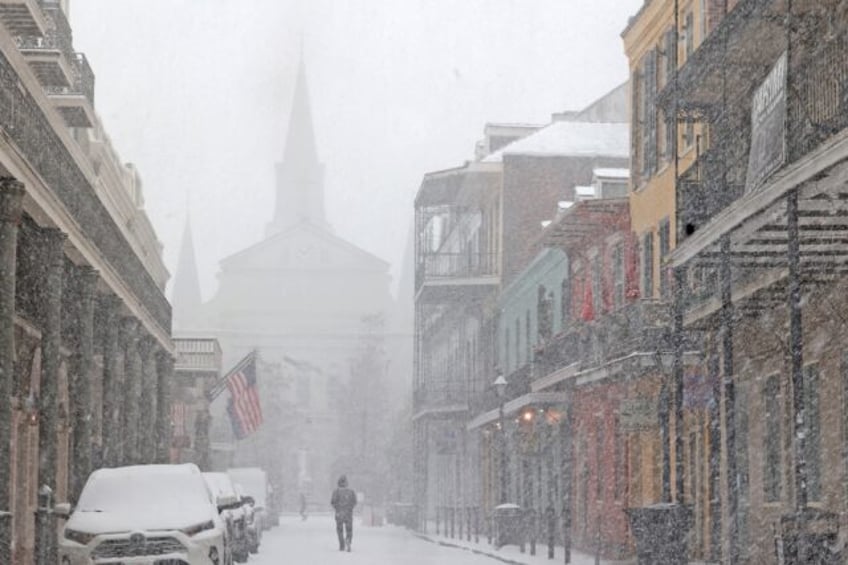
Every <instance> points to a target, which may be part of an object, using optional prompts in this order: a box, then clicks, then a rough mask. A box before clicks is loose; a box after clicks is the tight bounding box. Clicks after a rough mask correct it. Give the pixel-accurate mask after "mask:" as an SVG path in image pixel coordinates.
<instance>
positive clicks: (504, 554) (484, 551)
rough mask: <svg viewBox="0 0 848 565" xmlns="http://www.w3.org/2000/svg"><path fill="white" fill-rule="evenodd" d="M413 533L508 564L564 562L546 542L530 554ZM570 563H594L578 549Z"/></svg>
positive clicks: (699, 564) (620, 564)
mask: <svg viewBox="0 0 848 565" xmlns="http://www.w3.org/2000/svg"><path fill="white" fill-rule="evenodd" d="M413 534H414V535H416V536H418V537H419V538H421V539H423V540H426V541H429V542H432V543H436V544H439V545H441V546H444V547H453V548H457V549H462V550H464V551H470V552H471V553H475V554H477V555H485V556H487V557H491V558H492V559H497V560H498V561H501V562H503V563H509V564H510V565H543V564H545V565H551V564H553V563H564V556H563V548H562V546H561V545H558V546H555V547H554V558H553V559H548V546H547V545H546V544H537V545H536V555H530V545H529V544H528V545H526V546H525V548H524V549H525V553H521V550H520V549H519V548H518V546H515V545H505V546H503V547H502V548H500V549H495V547H494V546H493V545H490V544H488V543H486V539H485V538H482V537H481V538H480V543H474V542H473V541H470V542H469V541H466V540H464V539H463V540H460V539H456V538H454V539H452V538H450V537H448V536H444V535H438V536H437V535H436V534H431V533H428V534H422V533H417V532H413ZM600 563H601V565H636V558H635V557H634V558H633V559H629V560H626V561H609V560H606V559H601V560H600ZM571 564H572V565H595V557H594V556H592V555H586V554H585V553H581V552H579V551H575V550H573V549H572V550H571ZM689 565H715V564H711V563H706V562H703V561H690V562H689Z"/></svg>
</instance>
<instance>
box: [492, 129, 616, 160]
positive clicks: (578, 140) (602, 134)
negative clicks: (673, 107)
mask: <svg viewBox="0 0 848 565" xmlns="http://www.w3.org/2000/svg"><path fill="white" fill-rule="evenodd" d="M504 155H535V156H552V157H554V156H573V157H600V156H604V157H621V158H627V157H629V156H630V129H629V125H628V124H626V123H595V122H554V123H552V124H551V125H549V126H547V127H545V128H543V129H541V130H539V131H538V132H536V133H534V134H532V135H529V136H527V137H525V138H524V139H520V140H518V141H515V142H513V143H510V144H509V145H507V146H506V147H504V148H503V149H501V150H499V151H496V152H494V153H492V154H491V155H489V156H488V157H486V158H485V159H484V160H483V162H486V163H496V162H501V161H503V156H504Z"/></svg>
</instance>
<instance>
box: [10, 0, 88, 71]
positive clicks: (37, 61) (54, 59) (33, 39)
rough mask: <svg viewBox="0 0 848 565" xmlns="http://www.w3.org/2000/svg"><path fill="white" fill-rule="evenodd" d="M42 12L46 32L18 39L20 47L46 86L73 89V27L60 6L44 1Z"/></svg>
mask: <svg viewBox="0 0 848 565" xmlns="http://www.w3.org/2000/svg"><path fill="white" fill-rule="evenodd" d="M42 13H43V14H44V15H45V16H46V19H47V29H46V32H45V33H44V34H43V35H27V36H21V37H18V38H17V43H18V48H19V49H20V51H21V53H22V54H23V55H24V57H26V59H27V62H28V63H29V66H30V68H31V69H32V71H33V73H34V74H35V76H36V77H37V78H38V80H39V82H40V83H41V85H42V86H44V87H45V88H47V87H69V86H71V85H72V84H73V81H74V70H73V60H74V47H73V36H72V32H71V25H70V24H69V23H68V18H67V17H66V16H65V12H63V11H62V9H61V8H60V7H59V5H58V4H54V3H48V2H43V3H42Z"/></svg>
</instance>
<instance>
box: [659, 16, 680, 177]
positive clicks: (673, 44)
mask: <svg viewBox="0 0 848 565" xmlns="http://www.w3.org/2000/svg"><path fill="white" fill-rule="evenodd" d="M663 51H664V52H665V82H668V81H670V80H672V78H673V76H674V73H676V72H677V33H676V31H675V29H674V28H673V27H672V28H670V29H669V30H668V31H666V32H665V39H664V41H663ZM676 125H677V124H676V121H675V119H674V116H668V115H665V114H663V133H664V140H663V153H662V155H663V159H665V160H666V161H671V159H672V158H673V157H674V148H675V146H676V143H677V141H676V139H675V135H677V127H676Z"/></svg>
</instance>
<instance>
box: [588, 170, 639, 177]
mask: <svg viewBox="0 0 848 565" xmlns="http://www.w3.org/2000/svg"><path fill="white" fill-rule="evenodd" d="M592 174H594V175H595V176H596V177H601V178H605V179H629V178H630V169H594V170H593V171H592Z"/></svg>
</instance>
